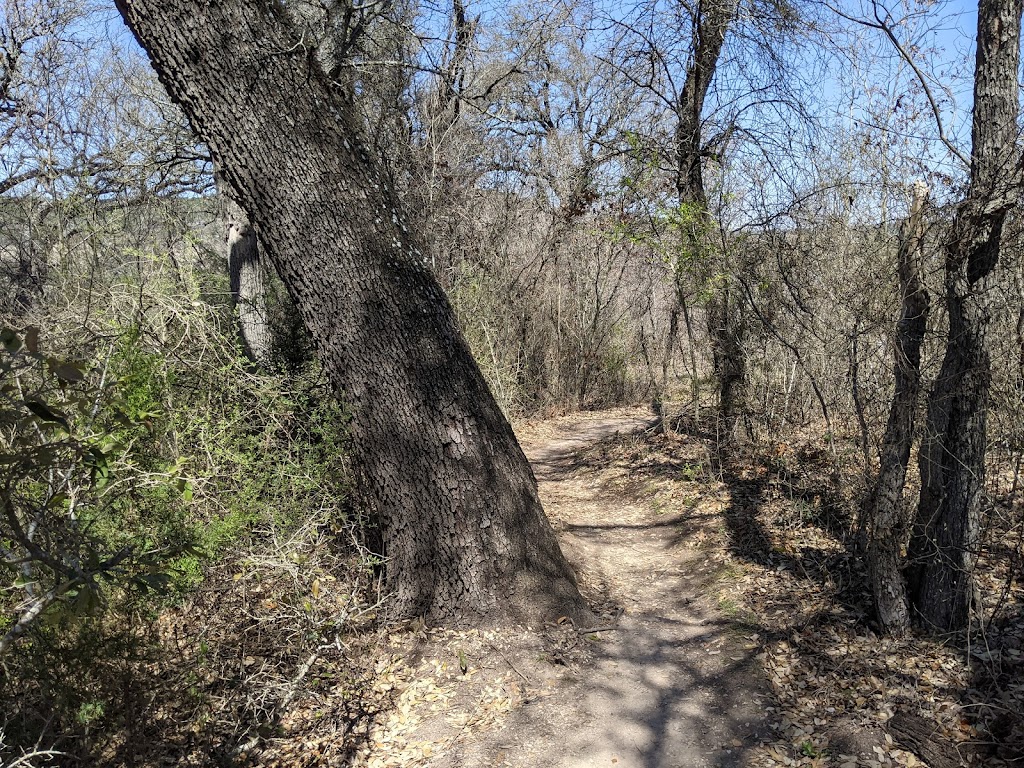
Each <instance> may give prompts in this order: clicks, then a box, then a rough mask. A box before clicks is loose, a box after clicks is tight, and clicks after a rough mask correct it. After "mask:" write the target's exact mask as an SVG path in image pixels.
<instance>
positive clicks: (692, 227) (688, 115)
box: [675, 0, 746, 434]
mask: <svg viewBox="0 0 1024 768" xmlns="http://www.w3.org/2000/svg"><path fill="white" fill-rule="evenodd" d="M737 7H738V4H737V3H736V0H702V2H699V3H697V5H696V14H695V18H694V49H693V55H692V58H691V59H690V64H689V66H688V67H687V70H686V80H685V82H684V83H683V89H682V91H681V93H680V95H679V101H678V103H677V105H676V129H675V146H676V192H677V194H678V198H679V204H680V213H681V215H682V217H683V224H684V226H685V227H686V229H687V230H688V231H687V232H686V233H685V236H684V240H685V243H684V247H688V248H690V249H692V250H693V252H694V253H695V254H697V259H696V261H697V262H704V261H706V260H707V259H708V258H710V255H711V252H710V248H709V243H708V234H709V229H710V224H711V220H710V216H709V214H708V198H707V190H706V188H705V186H704V172H703V163H704V158H705V157H706V156H707V155H708V154H710V150H709V148H708V147H705V145H704V142H703V131H702V115H703V111H704V102H705V100H706V99H707V94H708V90H709V89H710V87H711V82H712V80H713V79H714V76H715V70H716V69H717V67H718V60H719V57H720V56H721V53H722V46H723V45H724V44H725V36H726V33H727V32H728V31H729V25H730V24H731V23H732V21H733V19H734V17H735V15H736V11H737ZM711 271H712V272H716V271H722V272H725V273H726V279H725V280H724V281H721V284H720V285H717V287H716V288H715V295H714V296H713V297H712V299H711V303H710V306H709V311H708V331H709V335H710V337H711V348H712V353H713V359H714V370H715V375H716V378H717V379H718V394H719V409H720V412H721V414H722V417H723V418H724V419H725V421H726V422H727V423H728V425H729V431H730V434H732V433H734V432H735V426H736V423H735V422H736V420H737V418H738V417H739V415H740V414H742V412H743V411H744V410H745V403H746V360H745V358H744V352H743V344H742V342H743V335H744V323H743V318H742V313H741V312H740V307H739V306H738V303H737V301H736V297H735V296H730V292H731V286H730V276H729V275H728V270H727V269H721V270H720V269H718V268H712V269H711ZM681 275H682V271H681V270H676V279H677V280H679V279H680V278H681ZM677 290H680V289H679V288H678V287H677Z"/></svg>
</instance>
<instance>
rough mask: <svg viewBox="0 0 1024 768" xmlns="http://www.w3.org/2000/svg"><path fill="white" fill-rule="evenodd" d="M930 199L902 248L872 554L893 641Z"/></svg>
mask: <svg viewBox="0 0 1024 768" xmlns="http://www.w3.org/2000/svg"><path fill="white" fill-rule="evenodd" d="M927 195H928V187H927V186H926V185H925V184H924V183H923V182H918V183H917V184H915V185H914V199H913V201H912V202H911V205H910V217H909V218H908V219H907V224H906V229H905V230H904V235H903V238H902V242H901V243H900V249H899V255H898V260H899V265H898V271H899V279H900V292H901V294H902V295H903V306H902V310H901V312H900V319H899V321H898V322H897V324H896V350H895V352H896V365H895V379H896V383H895V390H894V392H893V397H892V404H891V406H890V408H889V420H888V422H887V423H886V426H885V438H884V439H883V441H882V449H881V451H880V464H879V470H878V480H877V481H876V483H875V489H874V493H873V494H872V506H871V515H870V528H871V535H870V538H869V540H868V552H867V556H868V570H869V572H870V578H871V591H872V594H873V595H874V599H875V612H876V613H877V615H878V621H879V623H880V624H881V625H882V627H884V628H885V629H886V630H887V631H888V632H890V633H892V634H894V635H902V634H904V633H906V631H907V630H908V629H909V628H910V605H909V602H908V598H907V587H906V584H905V582H904V581H903V574H902V551H901V550H902V548H903V544H904V543H906V534H907V530H908V527H909V524H910V520H909V517H908V515H907V514H906V513H905V512H904V506H903V487H904V485H905V483H906V479H907V465H908V464H909V463H910V449H911V448H912V447H913V444H914V423H915V421H916V417H917V406H918V402H917V401H918V397H919V395H920V392H921V345H922V344H923V343H924V337H925V331H926V330H927V327H928V309H929V298H928V290H927V288H925V285H924V280H923V278H922V272H921V252H922V249H923V247H924V203H925V198H926V197H927Z"/></svg>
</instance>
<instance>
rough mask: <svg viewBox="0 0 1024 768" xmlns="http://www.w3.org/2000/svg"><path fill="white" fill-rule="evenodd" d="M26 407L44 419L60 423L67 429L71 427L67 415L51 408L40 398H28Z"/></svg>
mask: <svg viewBox="0 0 1024 768" xmlns="http://www.w3.org/2000/svg"><path fill="white" fill-rule="evenodd" d="M25 407H26V408H28V409H29V410H30V411H31V412H32V413H34V414H35V415H36V416H38V417H39V418H40V419H42V420H43V421H48V422H52V423H54V424H60V425H61V426H63V427H64V428H65V429H71V425H70V424H68V418H67V416H65V415H64V414H63V413H61V412H60V411H58V410H55V409H53V408H51V407H50V406H48V405H47V404H46V403H44V402H43V401H42V400H40V399H38V398H35V397H33V398H30V399H28V400H26V401H25Z"/></svg>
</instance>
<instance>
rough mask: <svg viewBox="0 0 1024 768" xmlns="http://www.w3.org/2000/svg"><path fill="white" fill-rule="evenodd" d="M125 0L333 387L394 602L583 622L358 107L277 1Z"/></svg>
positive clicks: (511, 445)
mask: <svg viewBox="0 0 1024 768" xmlns="http://www.w3.org/2000/svg"><path fill="white" fill-rule="evenodd" d="M118 7H119V9H120V10H121V13H122V15H123V16H124V17H125V19H126V21H127V22H128V24H129V26H130V27H131V28H132V31H133V32H134V33H135V35H136V37H137V38H138V40H139V42H140V43H141V44H142V45H143V47H145V48H146V50H147V51H148V52H149V55H150V58H151V59H152V62H153V65H154V67H155V68H156V71H157V73H158V75H159V76H160V79H161V81H162V82H163V83H164V85H165V86H166V88H167V90H168V91H169V93H170V94H171V96H172V98H174V99H175V100H176V101H177V102H178V103H179V104H180V105H181V106H182V108H183V109H184V110H185V112H186V114H187V115H188V116H189V118H190V119H191V121H192V125H193V127H194V128H195V129H196V131H197V132H198V134H199V135H200V137H201V138H202V139H203V140H204V141H206V142H207V144H208V145H209V147H210V149H211V152H212V154H213V156H214V158H215V160H216V161H217V163H218V165H219V167H221V168H222V169H223V173H224V176H225V178H226V179H227V180H228V182H229V183H230V184H231V186H232V188H233V189H234V191H235V194H236V198H237V199H238V201H239V202H240V203H241V204H242V206H243V208H244V209H245V210H246V212H247V213H248V214H249V216H250V218H251V220H252V221H253V223H254V224H255V226H256V228H257V231H258V233H259V237H260V242H261V243H262V245H263V246H264V248H265V249H266V253H267V255H268V256H269V257H270V259H271V260H272V262H273V263H274V265H275V267H276V268H277V270H278V272H279V274H280V275H281V277H282V278H283V280H284V282H285V284H286V285H287V287H288V290H289V292H290V293H291V295H292V297H293V299H294V300H295V303H296V305H297V306H298V308H299V311H300V313H301V315H302V318H303V321H304V323H305V324H306V326H307V328H308V329H309V330H310V332H311V333H312V335H313V337H314V338H315V340H316V344H317V348H318V352H319V355H320V358H321V360H322V362H323V365H324V368H325V370H326V372H327V373H328V375H329V376H330V378H331V381H332V382H333V383H334V385H335V386H336V387H337V389H338V390H340V391H341V392H342V393H344V396H345V399H346V403H347V404H348V406H349V408H350V409H351V413H352V426H351V430H352V446H353V452H354V456H353V459H354V463H355V465H356V471H357V477H358V479H359V482H360V484H361V487H362V489H363V491H364V494H365V497H366V498H368V499H370V500H372V503H373V505H374V508H375V510H376V512H377V514H379V516H380V519H381V523H382V526H383V532H384V540H385V546H386V555H387V573H388V583H389V584H390V586H391V588H392V589H393V591H394V606H395V609H396V612H397V613H398V614H400V615H405V616H414V615H422V616H425V617H426V619H427V620H428V621H453V620H454V621H462V622H494V621H503V620H517V621H522V622H534V621H540V620H542V619H552V618H557V617H559V616H561V615H568V616H570V617H572V618H575V619H580V620H586V618H587V617H588V615H589V612H588V610H587V608H586V606H585V604H584V602H583V600H582V598H581V597H580V595H579V591H578V590H577V587H576V583H575V578H574V576H573V573H572V570H571V569H570V567H569V566H568V564H567V563H566V561H565V559H564V558H563V556H562V553H561V551H560V549H559V547H558V543H557V541H556V539H555V536H554V533H553V531H552V529H551V526H550V524H549V523H548V521H547V519H546V518H545V516H544V513H543V510H542V509H541V506H540V503H539V501H538V498H537V487H536V482H535V480H534V478H533V474H532V472H531V470H530V467H529V464H528V463H527V461H526V458H525V457H524V456H523V453H522V451H521V450H520V448H519V445H518V443H517V442H516V438H515V435H514V434H513V433H512V429H511V427H510V426H509V424H508V422H507V421H506V420H505V417H504V416H503V415H502V413H501V411H500V410H499V408H498V406H497V404H496V403H495V400H494V398H493V396H492V395H491V393H490V391H489V390H488V388H487V385H486V384H485V383H484V379H483V377H482V376H481V374H480V371H479V369H478V368H477V366H476V363H475V362H474V361H473V358H472V356H471V355H470V352H469V349H468V347H467V345H466V343H465V341H464V340H463V338H462V335H461V333H460V331H459V329H458V327H457V325H456V322H455V318H454V315H453V313H452V310H451V307H450V305H449V303H448V300H447V298H446V297H445V296H444V294H443V292H442V291H441V289H440V288H439V287H438V285H437V283H436V281H435V280H434V278H433V277H432V275H431V273H430V271H429V270H428V269H427V267H426V266H425V265H424V263H423V256H422V253H421V251H420V249H419V248H418V247H417V245H416V242H415V238H414V237H413V236H412V234H411V233H410V232H409V231H408V229H407V226H406V224H405V217H404V215H403V213H402V210H401V208H400V206H399V205H398V203H397V201H396V200H395V198H394V196H393V194H392V193H391V191H390V190H389V189H388V186H387V183H386V180H385V176H384V174H383V173H382V172H381V171H380V169H379V166H378V163H377V162H376V161H375V160H374V159H373V158H371V157H370V156H369V155H368V153H367V151H366V149H365V148H364V147H365V145H364V143H363V141H361V139H360V136H359V132H358V130H357V128H356V121H355V118H354V116H353V110H352V107H351V105H350V104H348V103H346V102H345V101H344V100H343V99H342V98H341V97H339V96H338V94H337V93H336V92H335V91H334V90H333V89H332V87H331V84H330V82H329V81H328V78H327V77H326V76H325V75H324V73H323V71H322V69H321V67H320V66H319V65H318V64H317V62H316V60H315V57H314V56H311V55H310V54H309V51H308V50H307V49H306V46H305V45H304V41H303V40H302V39H301V37H300V36H298V35H295V34H294V33H293V31H292V29H291V27H290V26H289V23H288V21H287V19H286V17H285V16H284V13H283V11H282V9H281V8H280V6H279V5H278V4H277V3H270V2H263V0H233V1H232V2H227V1H226V0H225V1H223V2H214V3H211V2H201V1H200V0H194V1H193V2H187V1H186V0H118ZM239 94H244V98H243V97H240V96H239Z"/></svg>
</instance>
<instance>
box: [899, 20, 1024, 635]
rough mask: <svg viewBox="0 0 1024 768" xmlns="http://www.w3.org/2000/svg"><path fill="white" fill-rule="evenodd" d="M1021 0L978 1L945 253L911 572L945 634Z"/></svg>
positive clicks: (972, 498)
mask: <svg viewBox="0 0 1024 768" xmlns="http://www.w3.org/2000/svg"><path fill="white" fill-rule="evenodd" d="M1022 2H1024V0H980V2H979V3H978V41H977V46H978V51H977V60H976V67H975V75H974V116H973V129H972V134H971V138H972V142H973V145H972V148H971V182H970V188H969V191H968V194H967V198H966V199H965V200H964V202H963V203H961V205H960V207H959V209H958V211H957V215H956V220H955V221H954V224H953V231H952V234H951V237H950V239H949V242H948V243H947V245H946V249H945V250H946V259H945V261H946V265H945V266H946V305H947V307H948V309H949V337H948V340H947V343H946V353H945V357H944V358H943V361H942V368H941V369H940V371H939V376H938V378H937V380H936V382H935V385H934V388H933V389H932V392H931V395H930V397H929V401H928V422H927V430H926V435H925V440H924V444H923V445H922V448H921V452H920V458H919V464H920V471H921V486H922V487H921V500H920V503H919V505H918V510H917V518H916V520H915V525H914V534H913V537H912V540H911V543H910V550H909V556H910V558H911V567H910V569H909V571H908V576H909V581H910V590H911V600H912V603H913V606H914V608H915V609H916V611H917V612H918V614H919V616H920V618H921V620H922V622H923V623H924V624H925V625H927V626H929V627H932V628H935V629H938V630H941V631H956V630H962V629H965V628H967V626H968V624H969V622H970V617H971V608H972V603H973V602H974V594H975V585H974V567H975V564H976V563H977V558H978V544H979V540H980V537H981V495H982V489H983V486H984V481H985V453H986V419H985V417H986V410H987V408H988V397H989V389H990V384H991V361H990V353H989V348H988V326H989V321H990V319H991V309H990V302H991V299H990V296H989V289H990V287H991V279H992V275H993V272H994V270H995V268H996V265H997V264H998V261H999V249H1000V243H1001V238H1002V231H1003V222H1004V220H1005V219H1006V215H1007V213H1008V212H1009V211H1010V210H1011V209H1012V208H1013V207H1014V206H1015V204H1016V202H1017V196H1018V194H1019V183H1020V181H1019V180H1020V168H1019V162H1018V156H1019V153H1018V150H1017V118H1018V113H1019V103H1018V83H1017V69H1018V63H1019V57H1020V19H1021V6H1022Z"/></svg>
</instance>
